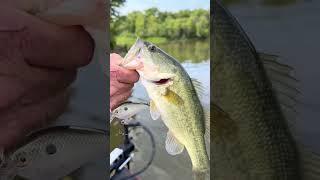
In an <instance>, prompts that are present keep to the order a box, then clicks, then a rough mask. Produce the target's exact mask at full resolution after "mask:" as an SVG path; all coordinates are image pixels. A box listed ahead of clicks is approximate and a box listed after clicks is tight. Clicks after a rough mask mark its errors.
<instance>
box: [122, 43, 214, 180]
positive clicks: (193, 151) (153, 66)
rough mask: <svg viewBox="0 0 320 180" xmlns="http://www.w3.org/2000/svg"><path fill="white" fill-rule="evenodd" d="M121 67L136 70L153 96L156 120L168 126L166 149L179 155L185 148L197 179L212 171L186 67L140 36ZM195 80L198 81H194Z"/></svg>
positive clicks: (202, 122) (202, 117)
mask: <svg viewBox="0 0 320 180" xmlns="http://www.w3.org/2000/svg"><path fill="white" fill-rule="evenodd" d="M122 66H124V67H126V68H129V69H130V68H132V69H136V70H137V71H138V73H139V74H140V77H141V81H142V84H143V86H144V87H145V88H146V90H147V93H148V95H149V97H150V99H151V101H150V114H151V117H152V119H153V120H156V119H159V118H160V117H161V119H162V120H163V122H164V124H165V125H166V126H167V127H168V129H169V131H168V133H167V138H166V145H165V146H166V147H165V148H166V150H167V152H168V153H169V154H171V155H177V154H180V153H182V152H183V150H184V147H185V148H186V150H187V152H188V154H189V156H190V159H191V162H192V165H193V172H194V177H195V179H197V180H198V179H204V178H205V175H206V174H207V172H208V170H209V159H208V155H207V151H206V145H205V139H204V135H205V115H204V111H203V108H202V105H201V103H200V100H199V98H198V96H197V93H196V89H195V85H198V83H193V81H192V80H191V78H190V77H189V75H188V74H187V72H186V71H185V69H184V68H183V67H182V66H181V64H180V63H179V62H178V61H177V60H175V59H174V58H173V57H171V56H169V55H168V54H166V53H165V52H163V51H162V50H161V49H160V48H158V47H157V46H155V45H153V44H151V43H149V42H145V41H142V40H140V39H138V40H137V41H136V43H135V44H134V45H133V46H132V47H131V49H130V50H129V52H128V54H127V55H126V57H125V58H124V62H123V63H122ZM194 82H196V81H194Z"/></svg>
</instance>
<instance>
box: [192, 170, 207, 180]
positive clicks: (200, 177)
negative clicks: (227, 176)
mask: <svg viewBox="0 0 320 180" xmlns="http://www.w3.org/2000/svg"><path fill="white" fill-rule="evenodd" d="M207 175H208V171H207V170H205V171H198V170H193V179H194V180H206V177H207ZM209 179H210V178H209Z"/></svg>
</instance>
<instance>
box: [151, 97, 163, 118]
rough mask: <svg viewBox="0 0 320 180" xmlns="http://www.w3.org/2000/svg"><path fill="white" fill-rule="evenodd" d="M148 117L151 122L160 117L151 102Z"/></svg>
mask: <svg viewBox="0 0 320 180" xmlns="http://www.w3.org/2000/svg"><path fill="white" fill-rule="evenodd" d="M150 115H151V118H152V119H153V120H157V119H159V118H160V116H161V115H160V112H159V110H158V108H157V107H156V105H155V103H154V102H153V101H152V100H150Z"/></svg>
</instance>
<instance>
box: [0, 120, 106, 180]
mask: <svg viewBox="0 0 320 180" xmlns="http://www.w3.org/2000/svg"><path fill="white" fill-rule="evenodd" d="M107 144H108V142H107V133H106V132H105V131H104V130H96V129H89V128H79V127H69V126H59V127H50V128H47V129H43V130H40V131H37V132H35V133H32V134H31V135H29V136H28V138H27V139H26V140H25V142H22V143H21V144H19V145H17V147H15V148H14V149H12V150H9V151H8V152H6V154H5V158H4V159H3V162H2V164H1V167H0V179H1V180H12V179H14V177H15V176H20V177H23V178H27V179H30V180H31V179H32V180H41V179H48V180H58V179H60V178H62V177H64V176H66V175H68V174H69V173H71V172H72V171H74V170H76V169H78V168H80V167H81V166H83V165H84V164H86V163H88V162H92V161H96V160H97V158H105V159H107V157H108V153H106V152H107ZM106 175H107V174H106Z"/></svg>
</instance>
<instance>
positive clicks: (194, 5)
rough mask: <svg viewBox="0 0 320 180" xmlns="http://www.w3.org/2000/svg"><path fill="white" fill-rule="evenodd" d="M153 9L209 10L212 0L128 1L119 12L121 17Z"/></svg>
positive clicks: (174, 10)
mask: <svg viewBox="0 0 320 180" xmlns="http://www.w3.org/2000/svg"><path fill="white" fill-rule="evenodd" d="M151 7H157V8H158V9H160V10H161V11H171V12H176V11H179V10H185V9H199V8H202V9H209V7H210V0H127V1H126V3H125V5H124V6H122V7H120V8H119V9H118V10H119V12H120V14H121V15H126V14H128V13H129V12H132V11H137V10H139V11H141V10H145V9H148V8H151Z"/></svg>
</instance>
